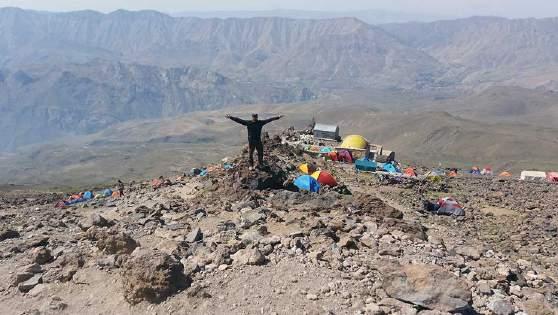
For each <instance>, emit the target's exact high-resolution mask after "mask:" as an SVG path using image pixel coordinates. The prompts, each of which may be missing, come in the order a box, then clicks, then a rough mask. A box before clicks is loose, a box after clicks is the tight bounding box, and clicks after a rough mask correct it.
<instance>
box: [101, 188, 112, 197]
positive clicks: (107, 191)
mask: <svg viewBox="0 0 558 315" xmlns="http://www.w3.org/2000/svg"><path fill="white" fill-rule="evenodd" d="M103 196H105V197H110V196H112V190H110V189H108V188H107V189H105V190H104V191H103Z"/></svg>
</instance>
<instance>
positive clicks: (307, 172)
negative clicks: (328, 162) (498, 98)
mask: <svg viewBox="0 0 558 315" xmlns="http://www.w3.org/2000/svg"><path fill="white" fill-rule="evenodd" d="M298 169H299V170H300V171H301V172H302V173H303V174H304V175H301V176H299V177H298V178H297V179H295V181H294V185H295V186H296V187H297V188H298V189H300V190H307V191H311V192H319V191H320V188H321V187H322V186H328V187H335V186H337V180H336V179H335V177H333V175H331V173H329V172H326V171H322V170H317V167H316V166H315V165H313V164H310V163H304V164H301V165H300V166H299V167H298Z"/></svg>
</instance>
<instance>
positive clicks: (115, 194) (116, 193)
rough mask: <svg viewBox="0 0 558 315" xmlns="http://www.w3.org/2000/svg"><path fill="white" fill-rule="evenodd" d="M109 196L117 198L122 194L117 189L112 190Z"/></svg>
mask: <svg viewBox="0 0 558 315" xmlns="http://www.w3.org/2000/svg"><path fill="white" fill-rule="evenodd" d="M111 197H112V198H115V199H117V198H120V197H122V194H121V193H120V192H119V191H113V192H112V196H111Z"/></svg>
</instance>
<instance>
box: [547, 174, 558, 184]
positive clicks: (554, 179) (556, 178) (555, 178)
mask: <svg viewBox="0 0 558 315" xmlns="http://www.w3.org/2000/svg"><path fill="white" fill-rule="evenodd" d="M546 180H548V182H549V183H558V172H548V173H547V174H546Z"/></svg>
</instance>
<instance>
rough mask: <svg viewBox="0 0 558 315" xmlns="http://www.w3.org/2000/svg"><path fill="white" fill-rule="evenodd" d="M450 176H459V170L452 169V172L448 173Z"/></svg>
mask: <svg viewBox="0 0 558 315" xmlns="http://www.w3.org/2000/svg"><path fill="white" fill-rule="evenodd" d="M448 176H449V177H457V172H456V171H450V172H449V173H448Z"/></svg>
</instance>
